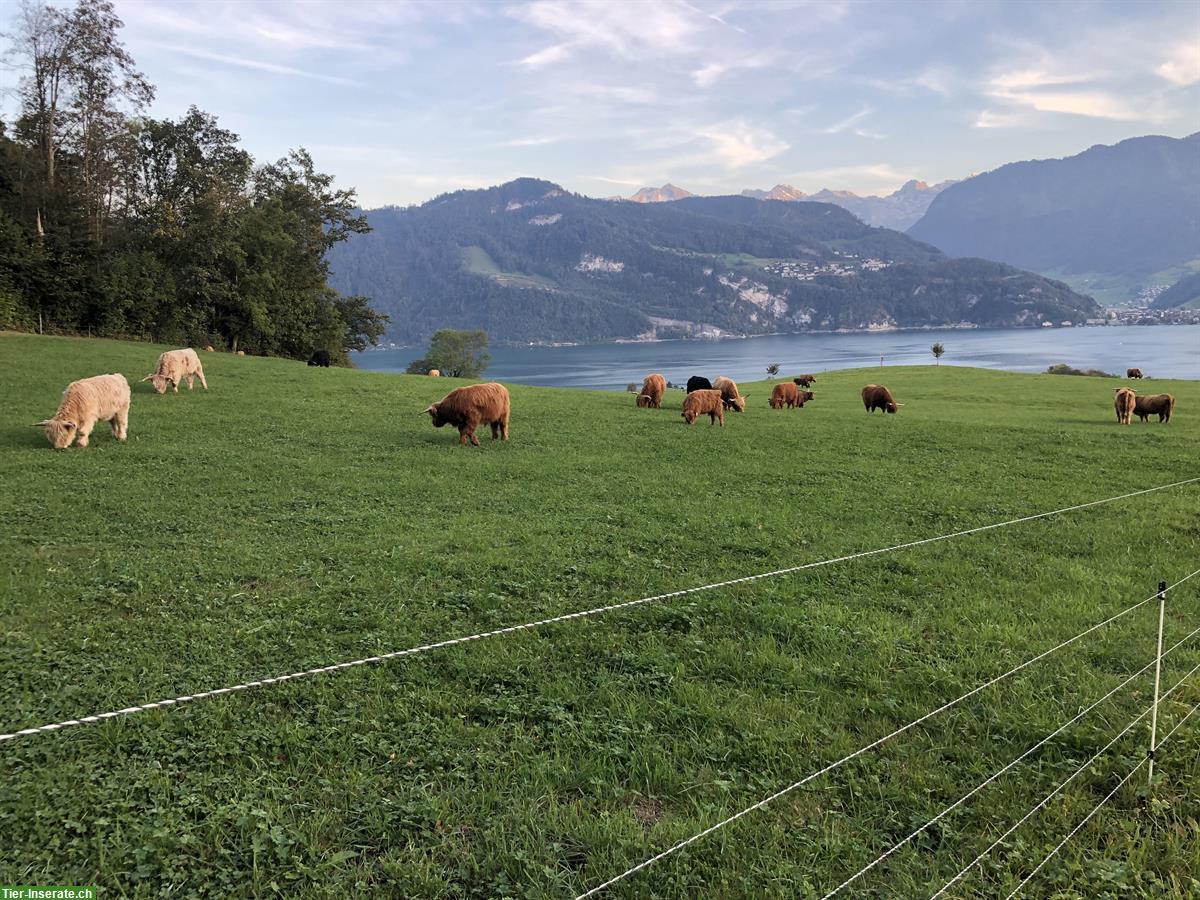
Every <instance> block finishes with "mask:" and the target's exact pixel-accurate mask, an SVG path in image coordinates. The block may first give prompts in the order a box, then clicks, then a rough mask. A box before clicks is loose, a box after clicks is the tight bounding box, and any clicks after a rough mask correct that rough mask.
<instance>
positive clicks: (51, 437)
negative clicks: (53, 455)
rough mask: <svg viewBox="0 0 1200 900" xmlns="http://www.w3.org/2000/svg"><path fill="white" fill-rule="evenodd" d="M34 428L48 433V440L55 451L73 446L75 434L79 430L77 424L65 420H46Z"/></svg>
mask: <svg viewBox="0 0 1200 900" xmlns="http://www.w3.org/2000/svg"><path fill="white" fill-rule="evenodd" d="M33 427H34V428H41V429H42V430H43V431H44V432H45V433H46V440H48V441H49V442H50V444H51V446H53V447H54V449H55V450H62V449H64V448H65V447H69V446H71V441H73V440H75V432H76V431H78V429H79V426H78V425H77V424H76V423H75V422H68V421H66V420H63V419H46V420H44V421H42V422H38V423H37V424H36V425H34V426H33Z"/></svg>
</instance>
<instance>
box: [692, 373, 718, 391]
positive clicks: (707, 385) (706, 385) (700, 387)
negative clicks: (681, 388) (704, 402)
mask: <svg viewBox="0 0 1200 900" xmlns="http://www.w3.org/2000/svg"><path fill="white" fill-rule="evenodd" d="M711 390H712V382H711V381H709V380H708V379H707V378H705V377H703V376H702V375H693V376H692V377H691V378H689V379H688V380H687V392H688V393H689V394H690V393H691V392H692V391H711Z"/></svg>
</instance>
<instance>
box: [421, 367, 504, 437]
mask: <svg viewBox="0 0 1200 900" xmlns="http://www.w3.org/2000/svg"><path fill="white" fill-rule="evenodd" d="M425 412H427V413H429V417H430V418H431V419H432V420H433V427H434V428H441V427H442V426H443V425H454V426H455V427H457V428H458V442H459V443H460V444H465V443H466V442H467V438H470V439H471V443H472V444H474V445H475V446H476V447H478V446H479V438H477V437H475V429H476V428H477V427H478V426H479V425H480V423H483V422H486V423H487V424H489V425H491V426H492V440H495V439H496V438H498V437H499V438H502V439H503V440H506V441H507V440H508V389H507V388H506V387H505V386H504V385H502V384H497V383H496V382H494V381H493V382H490V383H488V384H472V385H468V386H467V387H460V388H455V389H454V390H452V391H451V392H450V393H448V394H447V395H446V396H445V397H443V398H442V399H441V400H439V401H438V402H437V403H433V404H431V405H430V406H429V407H428V408H427V409H426V410H425Z"/></svg>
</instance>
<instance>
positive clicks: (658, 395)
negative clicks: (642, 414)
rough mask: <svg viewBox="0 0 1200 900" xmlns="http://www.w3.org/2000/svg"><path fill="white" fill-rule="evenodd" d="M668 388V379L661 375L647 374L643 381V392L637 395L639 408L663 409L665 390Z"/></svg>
mask: <svg viewBox="0 0 1200 900" xmlns="http://www.w3.org/2000/svg"><path fill="white" fill-rule="evenodd" d="M666 389H667V379H665V378H663V377H662V376H661V375H658V374H654V375H647V376H646V378H645V380H644V381H642V392H641V393H640V394H638V396H637V405H638V409H649V408H651V407H653V408H654V409H662V398H663V392H664V391H665V390H666Z"/></svg>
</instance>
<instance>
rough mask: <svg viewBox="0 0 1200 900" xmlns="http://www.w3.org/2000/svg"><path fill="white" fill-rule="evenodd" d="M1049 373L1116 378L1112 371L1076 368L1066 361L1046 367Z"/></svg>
mask: <svg viewBox="0 0 1200 900" xmlns="http://www.w3.org/2000/svg"><path fill="white" fill-rule="evenodd" d="M1046 374H1047V375H1085V376H1088V377H1091V378H1116V377H1118V376H1116V375H1114V374H1113V373H1112V372H1104V371H1101V370H1100V369H1074V368H1072V367H1071V366H1068V365H1067V364H1066V363H1055V364H1054V365H1052V366H1050V367H1049V368H1047V369H1046Z"/></svg>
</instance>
